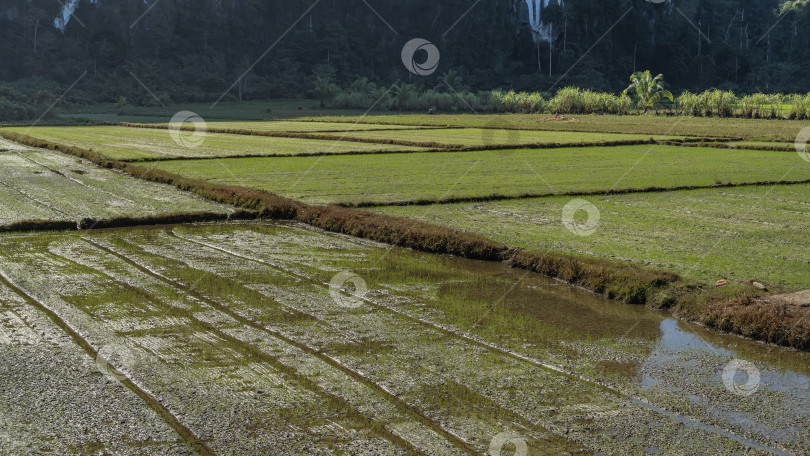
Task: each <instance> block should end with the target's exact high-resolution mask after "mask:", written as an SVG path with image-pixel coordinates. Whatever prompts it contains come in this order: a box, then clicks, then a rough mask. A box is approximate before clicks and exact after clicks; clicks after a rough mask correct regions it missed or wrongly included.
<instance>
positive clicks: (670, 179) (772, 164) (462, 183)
mask: <svg viewBox="0 0 810 456" xmlns="http://www.w3.org/2000/svg"><path fill="white" fill-rule="evenodd" d="M150 166H153V167H155V168H159V169H163V170H166V171H170V172H173V173H177V174H180V175H183V176H187V177H192V178H197V179H204V180H208V181H212V182H216V183H221V184H232V185H241V186H247V187H254V188H259V189H262V190H268V191H271V192H275V193H279V194H282V195H285V196H289V197H292V198H297V199H301V200H303V201H306V202H308V203H337V202H340V203H359V202H383V203H385V202H393V201H414V200H420V199H429V200H435V199H445V198H449V197H486V196H490V195H493V194H498V195H506V196H519V195H527V194H529V195H547V194H555V193H571V192H593V191H607V190H610V189H627V188H646V187H650V186H657V187H665V188H671V187H678V186H697V185H713V184H716V183H740V182H759V181H767V180H771V181H782V180H784V181H791V180H801V179H810V164H808V163H807V162H805V161H804V160H802V159H801V158H800V157H799V155H798V154H795V153H789V152H765V151H751V150H733V149H708V148H693V147H688V148H687V147H677V146H648V145H642V146H626V147H584V148H563V149H542V150H516V151H502V152H493V151H481V152H434V153H410V154H385V155H343V156H321V157H290V158H246V159H228V160H220V161H218V162H217V163H211V162H210V161H196V160H191V161H189V160H186V161H166V162H157V163H152V164H150Z"/></svg>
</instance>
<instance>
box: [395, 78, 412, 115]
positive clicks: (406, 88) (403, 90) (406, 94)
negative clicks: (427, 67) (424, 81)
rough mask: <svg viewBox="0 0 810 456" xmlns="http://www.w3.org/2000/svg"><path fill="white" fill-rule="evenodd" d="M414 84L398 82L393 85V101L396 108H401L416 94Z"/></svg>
mask: <svg viewBox="0 0 810 456" xmlns="http://www.w3.org/2000/svg"><path fill="white" fill-rule="evenodd" d="M416 94H417V91H416V86H415V85H413V84H404V83H403V84H400V85H398V86H395V87H394V102H395V103H396V106H397V108H399V109H403V108H404V107H405V105H406V104H407V103H408V102H409V101H410V100H411V98H413V97H414V96H416Z"/></svg>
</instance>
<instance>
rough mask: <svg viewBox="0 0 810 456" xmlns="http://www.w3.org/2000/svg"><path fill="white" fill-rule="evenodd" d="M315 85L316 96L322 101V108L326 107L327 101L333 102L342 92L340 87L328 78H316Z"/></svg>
mask: <svg viewBox="0 0 810 456" xmlns="http://www.w3.org/2000/svg"><path fill="white" fill-rule="evenodd" d="M314 85H315V88H314V92H315V96H316V97H318V99H319V100H320V101H321V107H322V108H323V107H325V106H326V100H331V99H332V98H333V97H334V96H335V94H336V93H337V92H339V91H340V87H338V86H337V85H336V84H335V83H334V82H332V79H331V78H329V77H328V76H323V75H318V76H315V80H314Z"/></svg>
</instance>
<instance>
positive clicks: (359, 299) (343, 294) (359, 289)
mask: <svg viewBox="0 0 810 456" xmlns="http://www.w3.org/2000/svg"><path fill="white" fill-rule="evenodd" d="M366 293H368V286H367V285H366V281H365V280H363V278H362V277H360V276H359V275H357V274H355V273H353V272H346V271H343V272H338V273H337V274H335V276H334V277H332V281H331V282H329V296H331V297H332V300H333V301H335V303H336V304H337V305H339V306H340V307H345V308H347V309H356V308H358V307H360V306H361V305H362V304H363V297H364V296H365V295H366Z"/></svg>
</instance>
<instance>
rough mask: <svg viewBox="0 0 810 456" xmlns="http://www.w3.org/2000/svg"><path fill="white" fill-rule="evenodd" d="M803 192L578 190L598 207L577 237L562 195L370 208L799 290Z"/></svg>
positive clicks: (807, 217) (808, 190)
mask: <svg viewBox="0 0 810 456" xmlns="http://www.w3.org/2000/svg"><path fill="white" fill-rule="evenodd" d="M807 195H810V185H778V186H761V187H737V188H726V189H710V190H688V191H675V192H665V193H637V194H627V195H614V196H590V197H586V198H585V199H586V200H587V201H590V202H591V203H592V204H593V205H595V206H596V208H597V209H598V210H599V214H600V221H599V225H598V229H597V231H596V233H595V234H593V235H591V236H578V235H576V234H573V233H572V232H570V231H569V230H568V229H566V227H565V226H564V225H563V223H562V212H563V207H564V206H565V205H566V204H568V203H569V202H570V201H571V200H572V199H573V198H571V197H547V198H535V199H525V200H511V201H498V202H486V203H462V204H448V205H435V206H427V207H385V208H378V209H375V211H378V212H383V213H386V214H390V215H398V216H405V217H412V218H417V219H420V220H426V221H429V222H432V223H437V224H440V225H445V226H450V227H454V228H458V229H461V230H465V231H471V232H475V233H477V234H481V235H484V236H486V237H489V238H492V239H496V240H499V241H502V242H505V243H507V244H509V245H513V246H519V247H526V248H529V249H533V250H537V249H546V248H550V249H553V250H562V251H571V252H577V253H583V254H588V255H595V256H599V257H605V258H612V259H629V260H632V261H634V262H638V263H641V264H650V265H653V266H657V267H665V268H671V269H673V270H675V271H676V272H679V273H681V274H683V275H686V276H689V277H693V278H696V279H700V280H702V281H705V282H714V281H715V280H717V279H718V278H720V277H726V278H728V279H729V281H731V280H734V281H736V280H746V279H753V278H757V279H759V280H761V281H764V282H765V283H767V284H771V285H781V286H784V287H786V288H789V289H800V288H808V287H810V274H808V271H810V237H808V236H807V233H808V232H809V231H810V202H808V197H807ZM580 216H581V218H580ZM585 218H587V216H586V213H585V212H584V211H580V213H579V214H577V216H576V220H577V221H578V222H579V223H584V222H585V220H584V219H585Z"/></svg>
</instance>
